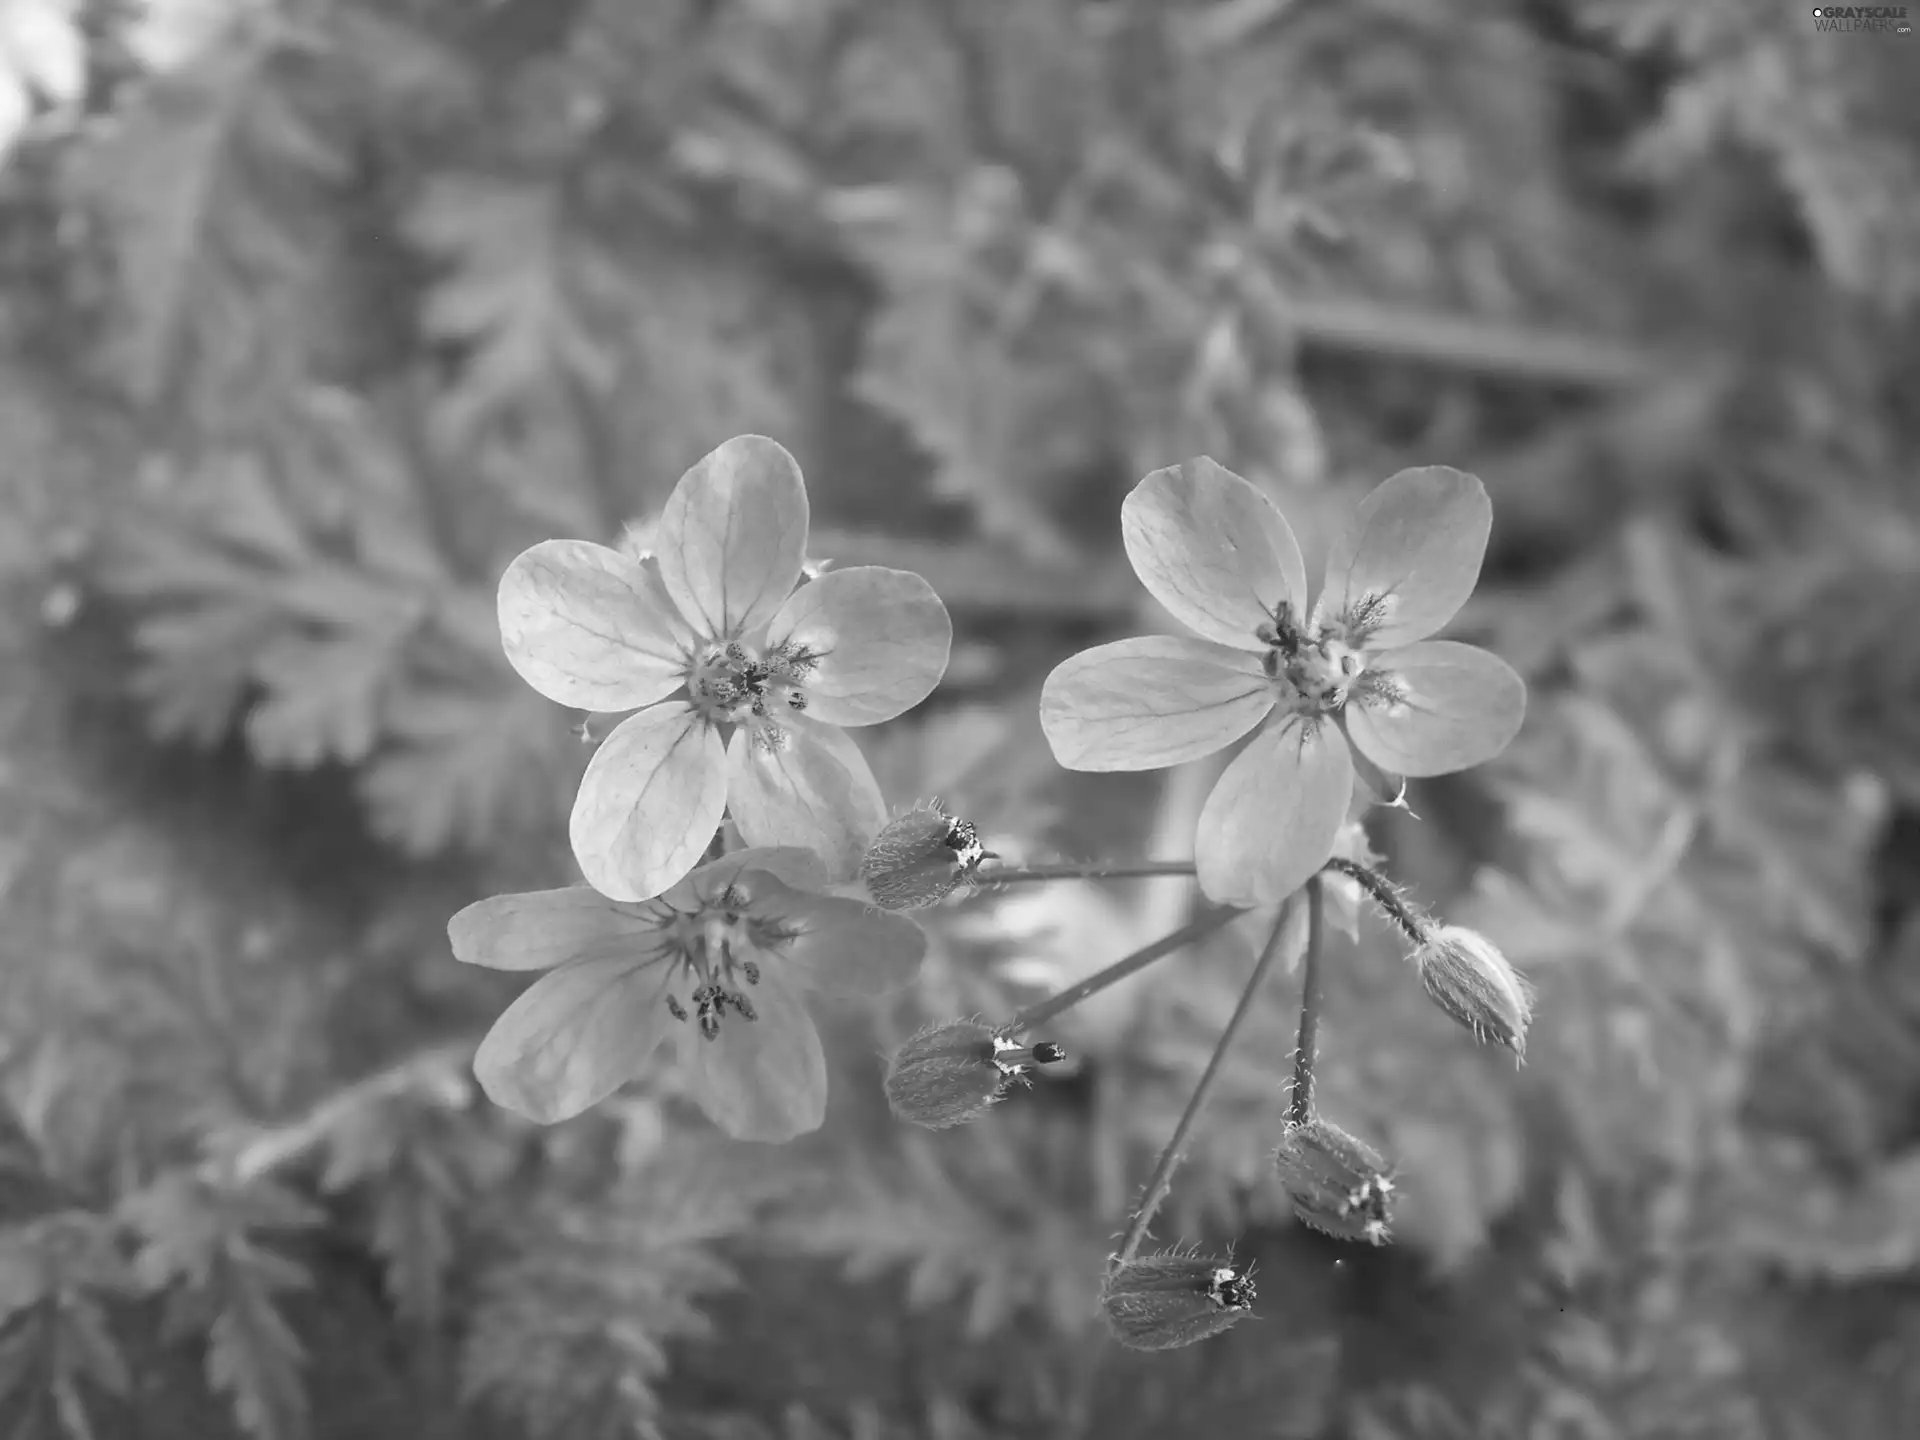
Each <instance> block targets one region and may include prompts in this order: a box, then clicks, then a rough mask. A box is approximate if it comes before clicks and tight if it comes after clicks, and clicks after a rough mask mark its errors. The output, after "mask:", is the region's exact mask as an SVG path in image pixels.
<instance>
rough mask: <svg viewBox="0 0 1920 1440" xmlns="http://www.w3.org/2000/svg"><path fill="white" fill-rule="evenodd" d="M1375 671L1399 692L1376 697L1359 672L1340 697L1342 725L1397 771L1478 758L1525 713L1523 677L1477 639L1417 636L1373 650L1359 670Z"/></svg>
mask: <svg viewBox="0 0 1920 1440" xmlns="http://www.w3.org/2000/svg"><path fill="white" fill-rule="evenodd" d="M1376 671H1380V672H1384V673H1386V674H1388V675H1391V676H1392V677H1393V679H1394V680H1395V681H1396V682H1397V684H1396V687H1395V688H1396V689H1398V690H1399V691H1400V692H1401V697H1400V699H1399V701H1398V703H1395V704H1385V703H1381V702H1380V701H1379V700H1376V699H1374V698H1373V697H1371V696H1370V695H1369V693H1368V689H1367V686H1366V684H1365V680H1364V677H1363V679H1362V683H1361V684H1360V686H1358V687H1357V689H1356V693H1355V695H1354V698H1353V699H1352V700H1351V701H1349V702H1348V704H1347V708H1346V717H1347V733H1348V734H1349V735H1351V736H1352V737H1353V743H1354V744H1355V745H1357V746H1359V747H1360V749H1361V750H1363V751H1365V752H1366V755H1367V757H1368V758H1369V759H1371V760H1372V761H1373V762H1374V763H1375V764H1377V765H1380V766H1383V767H1385V768H1386V769H1388V770H1393V771H1397V772H1398V773H1400V774H1402V775H1414V776H1419V775H1450V774H1452V773H1453V772H1454V771H1455V770H1466V769H1470V768H1471V767H1473V766H1475V765H1481V764H1484V763H1486V762H1487V761H1488V760H1491V759H1492V758H1493V757H1494V756H1496V755H1498V754H1499V753H1500V752H1501V751H1502V750H1504V749H1506V748H1507V746H1508V744H1509V743H1511V742H1512V740H1513V737H1514V736H1515V735H1518V734H1519V733H1520V722H1521V721H1522V720H1523V719H1525V718H1526V713H1527V686H1526V682H1525V681H1523V680H1522V679H1521V678H1520V677H1519V676H1518V675H1516V674H1515V673H1514V671H1513V667H1512V666H1511V665H1509V664H1507V662H1506V661H1504V660H1502V659H1501V658H1500V657H1499V656H1498V655H1492V654H1489V653H1488V652H1487V651H1485V650H1482V649H1480V648H1479V647H1478V646H1477V645H1462V644H1460V643H1459V642H1458V641H1454V640H1424V641H1422V642H1421V643H1420V644H1418V645H1408V646H1406V647H1405V648H1404V649H1400V650H1389V651H1388V652H1387V653H1386V654H1384V655H1378V656H1375V657H1373V659H1372V660H1371V661H1370V663H1369V664H1368V666H1367V672H1368V674H1372V673H1374V672H1376Z"/></svg>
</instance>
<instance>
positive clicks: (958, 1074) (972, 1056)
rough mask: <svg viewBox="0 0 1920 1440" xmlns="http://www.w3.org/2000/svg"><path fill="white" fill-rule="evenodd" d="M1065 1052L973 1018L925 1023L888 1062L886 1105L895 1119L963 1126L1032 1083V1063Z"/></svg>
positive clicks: (1049, 1060) (931, 1126)
mask: <svg viewBox="0 0 1920 1440" xmlns="http://www.w3.org/2000/svg"><path fill="white" fill-rule="evenodd" d="M1066 1056H1067V1052H1066V1051H1065V1050H1063V1049H1062V1048H1061V1047H1060V1046H1058V1045H1055V1044H1054V1043H1052V1042H1051V1041H1047V1040H1042V1041H1038V1042H1036V1043H1035V1044H1033V1045H1021V1044H1019V1043H1017V1042H1016V1041H1013V1040H1009V1039H1008V1038H1007V1037H1006V1036H1004V1035H999V1034H996V1033H995V1032H994V1031H993V1030H992V1029H991V1028H989V1027H988V1026H986V1025H983V1024H981V1023H980V1022H979V1021H977V1020H953V1021H949V1022H948V1023H946V1024H944V1025H929V1026H927V1027H926V1028H925V1029H923V1030H921V1031H919V1032H918V1033H916V1034H915V1035H913V1036H912V1037H911V1038H909V1039H908V1041H907V1043H906V1044H904V1045H902V1046H901V1047H900V1048H899V1049H898V1050H896V1051H895V1052H894V1054H893V1059H892V1060H891V1061H890V1062H888V1065H887V1079H886V1091H887V1104H888V1106H889V1107H891V1108H892V1110H893V1113H894V1115H895V1116H897V1117H898V1118H899V1119H902V1120H906V1121H909V1122H910V1123H912V1124H915V1125H924V1126H926V1127H927V1128H928V1129H929V1130H944V1129H946V1128H947V1127H948V1126H950V1125H964V1124H966V1122H967V1121H969V1120H975V1119H978V1118H979V1117H980V1116H981V1115H983V1114H984V1113H986V1111H987V1109H988V1107H990V1106H991V1105H993V1104H994V1103H995V1102H996V1101H998V1100H1000V1099H1001V1098H1002V1097H1004V1096H1005V1095H1006V1094H1007V1092H1008V1091H1009V1090H1011V1089H1012V1088H1013V1087H1014V1086H1015V1085H1031V1084H1032V1083H1033V1081H1032V1080H1030V1079H1029V1078H1028V1076H1027V1071H1028V1069H1029V1068H1030V1067H1031V1066H1034V1065H1051V1064H1053V1063H1054V1062H1055V1061H1057V1060H1064V1059H1066Z"/></svg>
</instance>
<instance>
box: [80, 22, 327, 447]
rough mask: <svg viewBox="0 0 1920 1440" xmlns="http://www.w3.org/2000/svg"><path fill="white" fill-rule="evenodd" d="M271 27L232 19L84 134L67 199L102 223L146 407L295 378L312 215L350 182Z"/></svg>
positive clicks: (121, 360) (204, 399) (216, 397)
mask: <svg viewBox="0 0 1920 1440" xmlns="http://www.w3.org/2000/svg"><path fill="white" fill-rule="evenodd" d="M288 54H289V49H288V45H287V36H286V35H285V34H284V33H283V32H282V30H281V28H280V27H279V25H278V24H277V22H276V21H274V20H273V19H272V18H271V17H268V16H262V15H255V16H252V17H250V18H248V19H245V20H241V21H237V22H235V23H234V24H233V25H231V26H230V27H229V28H228V29H227V30H226V32H225V33H224V34H223V35H222V36H221V38H220V40H219V41H218V43H214V44H210V45H207V46H205V47H204V48H202V49H201V50H199V51H198V53H196V54H195V55H194V56H193V57H192V58H191V59H189V60H188V61H187V62H186V63H184V64H183V65H181V66H180V67H179V68H177V69H173V70H170V71H167V72H166V73H164V74H160V75H153V76H148V77H146V78H144V79H141V80H136V81H132V82H130V83H129V84H128V86H127V89H126V91H125V92H124V98H123V99H122V101H121V103H120V104H119V106H118V108H117V111H116V114H115V117H114V123H113V124H111V125H107V126H101V127H98V128H97V129H96V130H94V131H92V132H90V133H89V135H88V137H87V139H86V141H85V142H84V144H83V145H82V147H81V148H80V150H79V151H78V153H77V155H76V157H75V161H74V165H73V168H72V170H71V172H70V175H69V187H70V188H69V194H70V198H71V199H72V200H73V201H75V202H77V203H79V204H80V205H83V206H86V207H89V208H92V209H94V210H96V211H98V212H99V213H100V214H101V215H102V216H103V217H104V218H105V220H106V221H107V226H108V235H109V238H110V243H111V245H112V250H113V255H114V258H115V260H116V262H117V265H118V269H119V280H120V286H119V295H118V299H119V302H120V307H119V309H120V314H119V319H120V322H121V323H120V327H119V331H118V334H117V335H116V337H115V338H116V344H115V346H114V349H113V353H112V355H111V364H112V368H113V371H114V373H115V375H116V376H117V377H118V379H119V380H120V381H121V383H122V384H123V385H124V386H125V388H126V389H127V391H128V393H129V394H130V395H132V397H133V398H134V399H135V400H136V401H138V402H140V403H142V404H148V405H157V404H161V403H164V402H165V401H166V400H168V399H169V398H170V397H173V396H179V395H186V396H188V397H190V398H192V399H195V400H197V401H199V402H201V403H202V404H204V405H209V406H211V405H219V406H221V418H223V419H226V420H230V419H231V418H232V402H233V400H234V398H235V396H236V395H238V394H240V393H243V392H245V391H248V390H251V389H253V388H254V387H255V385H257V383H258V382H259V381H260V380H261V379H262V378H263V377H272V376H276V375H278V376H285V375H286V374H287V373H289V364H290V363H292V364H294V365H295V366H297V364H298V361H297V359H293V360H291V362H290V358H289V357H298V355H299V353H300V349H299V347H300V341H301V340H302V338H304V332H303V330H302V329H301V327H300V325H299V324H298V323H297V322H298V320H299V319H300V318H302V317H301V314H300V312H301V311H302V310H303V308H304V307H305V305H306V303H307V302H306V299H305V297H303V296H302V295H301V294H300V293H299V292H300V290H301V289H302V287H303V286H305V285H307V284H310V283H311V282H312V279H313V273H314V271H315V269H316V267H317V264H318V261H319V251H318V247H316V245H315V243H314V241H315V234H316V230H315V224H314V222H315V221H316V219H318V218H320V217H321V213H322V210H323V208H324V207H322V206H317V205H316V204H315V200H316V197H318V196H322V195H324V187H325V186H326V185H328V184H330V183H332V182H333V181H336V180H337V179H338V178H339V177H340V176H341V175H342V174H343V173H344V169H345V164H346V162H345V159H344V157H343V155H342V153H341V151H340V149H339V148H338V144H337V142H336V140H335V139H334V138H333V137H330V136H327V135H325V134H323V133H322V132H321V131H320V130H319V129H318V128H316V126H315V125H314V123H313V122H312V120H311V119H309V118H308V116H306V115H305V114H303V113H302V110H301V108H300V107H299V105H298V103H297V102H296V99H295V96H294V94H293V92H292V90H291V88H290V85H289V81H288V76H287V74H286V70H285V67H284V65H282V63H281V62H282V61H283V60H284V59H285V58H286V57H287V56H288Z"/></svg>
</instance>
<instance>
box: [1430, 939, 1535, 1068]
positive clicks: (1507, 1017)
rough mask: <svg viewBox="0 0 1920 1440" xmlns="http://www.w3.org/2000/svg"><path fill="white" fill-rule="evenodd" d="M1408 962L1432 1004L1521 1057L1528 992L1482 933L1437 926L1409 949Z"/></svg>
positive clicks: (1528, 1016)
mask: <svg viewBox="0 0 1920 1440" xmlns="http://www.w3.org/2000/svg"><path fill="white" fill-rule="evenodd" d="M1413 962H1414V964H1416V965H1418V966H1419V967H1420V983H1421V984H1423V985H1425V986H1426V987H1427V995H1428V997H1429V998H1430V999H1431V1000H1432V1001H1433V1003H1434V1004H1436V1005H1438V1006H1439V1007H1440V1008H1441V1009H1442V1010H1444V1011H1446V1012H1447V1014H1449V1015H1451V1016H1452V1017H1453V1018H1454V1019H1455V1020H1456V1021H1458V1022H1459V1023H1460V1024H1462V1025H1464V1026H1465V1027H1466V1028H1467V1029H1469V1030H1471V1031H1472V1032H1473V1033H1474V1035H1475V1036H1477V1037H1478V1038H1479V1039H1481V1040H1483V1041H1484V1040H1492V1041H1494V1042H1495V1043H1496V1044H1500V1045H1504V1046H1506V1047H1507V1048H1508V1049H1509V1050H1511V1051H1513V1053H1514V1054H1515V1055H1518V1056H1519V1057H1520V1058H1522V1059H1525V1058H1526V1054H1527V1022H1528V1021H1529V1020H1531V1019H1532V1018H1533V991H1532V989H1531V987H1529V986H1528V984H1527V982H1526V980H1525V979H1524V978H1523V977H1522V976H1521V974H1520V972H1519V971H1518V970H1515V969H1514V968H1513V966H1512V965H1511V964H1510V963H1508V960H1507V957H1506V956H1504V955H1502V954H1501V953H1500V952H1499V951H1498V950H1497V949H1495V948H1494V945H1493V943H1492V942H1491V941H1490V940H1488V939H1487V937H1486V936H1484V935H1482V934H1480V933H1479V932H1478V931H1476V930H1466V929H1463V928H1461V927H1460V926H1458V925H1442V926H1440V927H1439V928H1437V929H1436V930H1434V932H1433V933H1432V935H1431V936H1430V937H1429V938H1428V940H1427V943H1426V944H1424V945H1422V946H1421V947H1420V948H1419V950H1417V951H1415V952H1414V957H1413Z"/></svg>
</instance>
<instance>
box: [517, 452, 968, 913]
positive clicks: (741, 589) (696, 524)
mask: <svg viewBox="0 0 1920 1440" xmlns="http://www.w3.org/2000/svg"><path fill="white" fill-rule="evenodd" d="M807 523H808V507H807V492H806V486H805V484H804V483H803V482H802V480H801V477H800V468H799V466H798V465H797V464H795V463H794V459H793V457H792V456H791V455H789V454H788V453H787V452H786V450H785V449H783V448H782V447H781V446H780V445H778V444H776V443H775V442H774V441H772V440H768V439H766V438H764V437H763V436H758V435H743V436H739V437H737V438H735V439H732V440H729V441H727V442H726V443H725V444H724V445H722V446H720V448H719V449H717V450H715V451H714V452H713V453H712V454H710V455H708V456H707V457H706V458H705V459H703V460H701V461H700V462H699V463H698V464H696V465H695V466H694V467H693V468H692V469H691V470H689V471H687V473H686V474H685V475H684V476H682V477H681V479H680V483H679V484H678V485H676V486H675V487H674V491H673V494H672V495H671V496H670V497H669V498H668V500H667V504H666V508H665V510H664V511H663V512H662V513H661V516H660V520H659V523H658V525H657V526H656V527H655V529H654V532H653V537H652V539H653V547H654V551H655V553H654V555H653V556H651V557H649V558H646V559H636V558H634V557H633V556H632V555H630V554H627V553H624V552H622V551H619V550H613V549H609V548H608V547H606V546H604V545H596V544H593V543H591V542H589V541H585V540H547V541H544V542H542V543H541V544H538V545H535V546H534V547H533V548H531V549H530V550H527V551H525V552H524V553H523V554H521V555H520V556H519V557H518V558H516V559H515V560H514V561H513V563H512V564H511V565H509V566H508V567H507V571H506V574H505V575H503V576H502V577H501V580H500V634H501V640H502V643H503V645H504V647H505V649H506V654H507V659H508V660H509V661H510V662H511V663H512V665H513V667H514V669H515V670H517V671H519V673H520V675H521V676H522V677H523V678H524V679H525V680H526V681H527V683H528V684H530V685H532V686H533V688H534V689H536V690H538V691H539V692H540V693H541V694H542V695H545V696H546V697H547V698H548V699H550V700H555V701H558V702H559V703H560V704H562V705H571V706H575V707H578V708H580V709H583V710H599V711H619V710H635V711H636V712H637V713H635V714H633V715H631V716H629V717H628V718H627V719H625V720H623V721H622V722H621V723H620V724H619V725H618V726H616V727H615V728H614V730H613V731H612V733H611V734H609V735H608V736H607V738H606V740H605V741H604V742H603V743H602V744H601V745H600V748H599V749H598V750H597V751H596V752H595V754H594V756H593V759H592V760H591V761H590V762H589V763H588V765H587V770H586V774H585V775H584V776H583V777H582V778H581V782H580V790H579V794H578V796H577V798H576V799H575V801H574V805H573V815H572V818H571V821H570V823H569V833H570V835H571V837H572V840H573V850H574V856H575V858H576V859H577V860H578V861H579V864H580V869H581V872H582V873H583V874H584V875H585V876H586V878H587V881H588V883H589V884H591V885H593V886H594V888H596V889H598V890H600V891H602V892H603V893H605V894H607V895H609V896H611V897H613V898H614V899H617V900H644V899H646V898H648V897H649V896H653V895H657V894H659V893H660V892H661V891H663V890H665V889H666V888H667V887H668V886H669V885H672V884H673V883H674V882H675V881H676V880H679V879H680V878H681V877H682V876H684V875H686V874H687V872H688V871H690V870H691V869H692V868H693V867H694V865H695V864H697V863H698V862H699V860H700V857H701V855H702V854H703V853H704V852H705V851H706V848H707V845H708V843H709V842H710V841H711V840H712V839H713V836H714V833H715V831H716V830H718V829H719V826H720V821H721V817H722V815H723V814H726V813H730V814H731V815H732V817H733V821H734V824H735V825H736V826H737V827H738V828H739V831H740V835H741V837H742V838H743V839H744V840H745V841H746V842H747V843H748V844H749V845H776V846H777V845H802V846H810V847H812V848H814V849H817V850H819V851H820V852H821V853H822V855H824V856H825V857H826V860H827V862H828V865H829V867H830V868H831V869H832V870H833V871H834V873H835V875H836V877H837V878H845V877H847V876H850V875H851V874H852V872H853V869H854V867H855V866H856V865H857V864H858V863H859V860H860V856H861V853H862V851H863V850H864V849H865V847H866V844H867V842H868V841H869V840H870V839H872V837H873V835H874V834H875V832H877V831H878V830H879V829H880V827H881V826H882V825H884V824H885V823H886V808H885V805H884V804H883V802H882V801H881V798H880V790H879V786H878V785H877V784H876V783H875V782H874V778H873V772H872V771H871V770H870V769H868V767H867V762H866V760H865V758H864V757H863V756H862V755H861V753H860V749H859V747H858V746H857V745H855V744H854V743H853V741H852V740H851V739H850V738H848V737H847V736H845V735H844V734H842V733H841V731H840V729H839V728H838V727H841V726H855V725H873V724H877V723H879V722H880V721H882V720H890V719H892V718H893V717H894V716H896V715H898V714H900V713H901V712H902V711H905V710H907V709H909V708H911V707H912V706H914V705H917V704H919V702H920V701H922V700H924V699H925V698H926V697H927V695H928V694H929V693H931V692H932V690H933V688H934V686H935V685H937V684H939V683H940V677H941V676H942V675H943V674H944V673H945V671H946V665H947V652H948V647H949V645H950V643H951V640H952V625H951V622H950V621H949V620H948V618H947V611H946V607H945V606H944V605H942V604H941V603H940V598H939V597H938V596H937V595H935V594H934V593H933V590H932V587H930V586H929V585H928V584H927V582H926V581H925V580H923V579H921V578H920V577H919V576H918V575H914V574H911V573H909V572H907V571H904V570H889V569H886V568H884V567H881V566H875V565H862V566H855V567H852V568H849V569H845V570H833V571H829V572H827V573H826V574H824V575H822V576H821V577H820V578H819V579H816V580H810V581H808V582H807V583H806V584H804V585H800V588H799V589H797V590H796V589H795V588H794V587H795V586H796V585H798V584H799V582H800V580H801V574H802V569H803V567H804V566H805V564H806V551H807ZM728 730H731V735H730V737H726V738H723V737H724V736H726V732H727V731H728Z"/></svg>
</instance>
